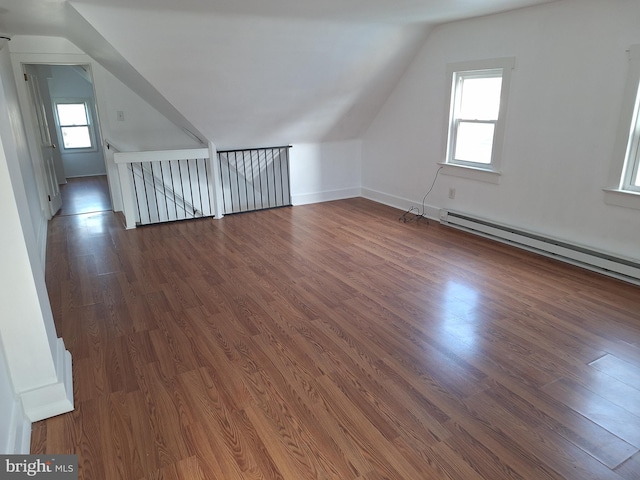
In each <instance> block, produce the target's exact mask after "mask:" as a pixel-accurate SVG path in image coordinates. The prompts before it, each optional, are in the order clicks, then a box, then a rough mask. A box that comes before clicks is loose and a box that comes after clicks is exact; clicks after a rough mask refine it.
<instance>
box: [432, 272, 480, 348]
mask: <svg viewBox="0 0 640 480" xmlns="http://www.w3.org/2000/svg"><path fill="white" fill-rule="evenodd" d="M479 297H480V295H479V293H478V291H477V290H476V289H474V288H473V287H471V286H468V285H465V284H463V283H460V282H457V281H454V280H449V281H448V282H447V285H446V288H445V292H444V296H443V301H444V304H443V316H442V324H441V329H442V332H443V333H446V334H447V335H445V337H446V339H448V340H449V341H448V342H447V346H448V348H450V349H451V350H452V351H454V352H456V353H463V352H466V353H470V352H474V351H475V350H476V348H477V341H478V336H477V331H476V329H477V328H478V324H477V322H476V321H475V320H476V313H477V308H478V304H479V302H478V300H479Z"/></svg>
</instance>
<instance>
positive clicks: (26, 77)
mask: <svg viewBox="0 0 640 480" xmlns="http://www.w3.org/2000/svg"><path fill="white" fill-rule="evenodd" d="M24 81H25V82H28V81H29V77H28V76H27V74H26V73H25V74H24Z"/></svg>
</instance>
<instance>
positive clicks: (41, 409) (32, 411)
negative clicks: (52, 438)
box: [20, 338, 74, 422]
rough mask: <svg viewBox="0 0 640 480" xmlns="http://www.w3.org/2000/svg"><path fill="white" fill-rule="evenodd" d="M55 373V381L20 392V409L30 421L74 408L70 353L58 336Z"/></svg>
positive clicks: (53, 415)
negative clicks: (56, 378)
mask: <svg viewBox="0 0 640 480" xmlns="http://www.w3.org/2000/svg"><path fill="white" fill-rule="evenodd" d="M56 373H57V376H58V381H57V382H55V383H51V384H48V385H43V386H42V387H39V388H36V389H33V390H29V391H28V392H23V393H21V394H20V401H21V403H22V409H23V411H24V414H25V416H26V417H27V418H28V419H29V420H30V421H31V422H37V421H39V420H44V419H45V418H50V417H55V416H56V415H60V414H62V413H67V412H70V411H72V410H73V408H74V406H73V374H72V365H71V354H70V353H69V352H68V351H67V350H65V348H64V342H63V341H62V339H61V338H58V348H57V352H56Z"/></svg>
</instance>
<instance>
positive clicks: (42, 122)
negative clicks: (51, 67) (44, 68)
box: [25, 65, 62, 216]
mask: <svg viewBox="0 0 640 480" xmlns="http://www.w3.org/2000/svg"><path fill="white" fill-rule="evenodd" d="M25 72H26V73H25V80H26V81H27V85H28V88H29V95H30V96H31V102H32V105H33V110H34V118H35V122H36V125H35V126H36V131H37V132H36V135H37V137H38V138H37V141H38V142H40V150H41V152H42V160H43V162H44V165H43V167H44V168H43V171H44V177H45V178H44V181H45V189H46V194H47V197H48V200H49V211H50V213H51V215H52V216H53V215H55V214H56V212H57V211H58V210H60V207H61V206H62V196H61V195H60V186H59V185H58V178H57V177H56V170H55V166H54V163H53V149H54V148H56V145H55V143H53V141H52V140H51V134H50V133H49V124H48V122H47V116H46V114H45V106H44V100H43V99H42V94H41V93H40V86H39V84H38V79H37V78H36V77H37V72H36V71H35V68H34V67H33V65H25Z"/></svg>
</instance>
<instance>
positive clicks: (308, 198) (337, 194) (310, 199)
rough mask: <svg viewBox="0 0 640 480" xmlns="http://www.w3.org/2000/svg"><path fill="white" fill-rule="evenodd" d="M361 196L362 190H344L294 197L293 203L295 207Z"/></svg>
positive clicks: (292, 198) (292, 197)
mask: <svg viewBox="0 0 640 480" xmlns="http://www.w3.org/2000/svg"><path fill="white" fill-rule="evenodd" d="M361 194H362V192H361V189H360V188H343V189H339V190H329V191H325V192H316V193H303V194H301V195H292V196H291V203H292V204H293V205H308V204H311V203H321V202H330V201H332V200H343V199H345V198H354V197H359V196H361Z"/></svg>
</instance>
